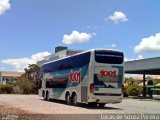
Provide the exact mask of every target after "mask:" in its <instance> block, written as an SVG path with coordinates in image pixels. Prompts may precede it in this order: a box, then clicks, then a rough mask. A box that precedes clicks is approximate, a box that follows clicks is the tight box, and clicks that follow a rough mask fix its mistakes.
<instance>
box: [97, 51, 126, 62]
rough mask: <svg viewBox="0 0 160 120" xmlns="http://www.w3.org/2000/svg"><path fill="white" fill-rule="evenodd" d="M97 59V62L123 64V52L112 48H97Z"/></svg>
mask: <svg viewBox="0 0 160 120" xmlns="http://www.w3.org/2000/svg"><path fill="white" fill-rule="evenodd" d="M95 61H96V62H97V63H108V64H122V63H123V53H122V52H118V51H112V50H103V51H102V50H95Z"/></svg>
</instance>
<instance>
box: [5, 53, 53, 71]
mask: <svg viewBox="0 0 160 120" xmlns="http://www.w3.org/2000/svg"><path fill="white" fill-rule="evenodd" d="M47 55H50V53H49V52H39V53H37V54H34V55H32V56H31V57H30V58H16V59H5V60H2V63H5V64H8V65H12V66H13V67H14V68H15V70H16V71H24V68H26V67H28V64H36V62H37V61H40V60H43V58H44V56H47Z"/></svg>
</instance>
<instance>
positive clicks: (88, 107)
mask: <svg viewBox="0 0 160 120" xmlns="http://www.w3.org/2000/svg"><path fill="white" fill-rule="evenodd" d="M41 100H42V101H44V100H43V99H41ZM46 102H54V103H58V104H64V105H67V104H66V102H65V101H63V100H55V99H51V100H49V101H46ZM68 106H72V105H68ZM74 107H80V108H85V109H100V110H103V109H105V110H123V109H121V108H116V107H107V104H106V105H105V106H104V107H99V106H89V105H88V104H82V103H81V104H78V105H77V106H74Z"/></svg>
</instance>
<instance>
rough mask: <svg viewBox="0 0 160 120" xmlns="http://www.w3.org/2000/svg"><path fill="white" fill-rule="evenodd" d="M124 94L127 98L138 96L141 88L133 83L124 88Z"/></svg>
mask: <svg viewBox="0 0 160 120" xmlns="http://www.w3.org/2000/svg"><path fill="white" fill-rule="evenodd" d="M126 93H127V94H128V95H129V96H138V95H140V94H141V93H142V86H139V85H137V84H135V83H133V84H130V85H127V86H126Z"/></svg>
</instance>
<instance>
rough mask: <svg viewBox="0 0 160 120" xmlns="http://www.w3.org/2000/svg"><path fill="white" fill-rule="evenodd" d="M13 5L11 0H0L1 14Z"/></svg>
mask: <svg viewBox="0 0 160 120" xmlns="http://www.w3.org/2000/svg"><path fill="white" fill-rule="evenodd" d="M10 7H11V4H10V0H0V15H2V14H4V13H5V12H6V11H7V10H9V9H10Z"/></svg>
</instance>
